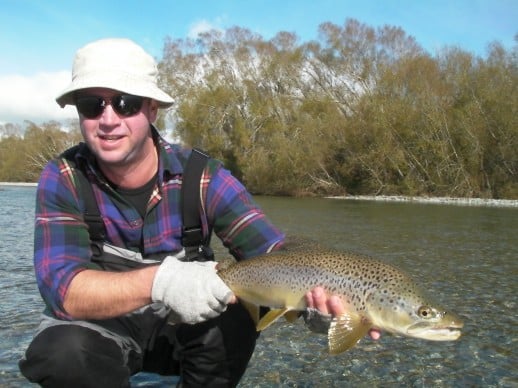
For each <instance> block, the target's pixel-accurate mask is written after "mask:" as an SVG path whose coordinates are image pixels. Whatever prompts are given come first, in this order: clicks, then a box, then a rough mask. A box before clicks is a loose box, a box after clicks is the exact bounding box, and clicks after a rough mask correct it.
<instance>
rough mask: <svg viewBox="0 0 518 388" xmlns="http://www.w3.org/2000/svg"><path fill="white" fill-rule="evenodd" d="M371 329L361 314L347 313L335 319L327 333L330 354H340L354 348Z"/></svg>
mask: <svg viewBox="0 0 518 388" xmlns="http://www.w3.org/2000/svg"><path fill="white" fill-rule="evenodd" d="M369 329H370V325H368V324H367V323H366V322H365V321H364V320H363V319H362V317H361V316H360V315H359V314H355V313H346V314H342V315H340V316H338V317H335V318H333V320H332V321H331V326H330V327H329V331H328V333H327V338H328V344H329V353H331V354H339V353H342V352H345V351H346V350H348V349H350V348H352V347H353V346H354V345H356V344H357V343H358V341H359V340H360V338H362V337H363V336H364V335H366V334H367V333H368V331H369Z"/></svg>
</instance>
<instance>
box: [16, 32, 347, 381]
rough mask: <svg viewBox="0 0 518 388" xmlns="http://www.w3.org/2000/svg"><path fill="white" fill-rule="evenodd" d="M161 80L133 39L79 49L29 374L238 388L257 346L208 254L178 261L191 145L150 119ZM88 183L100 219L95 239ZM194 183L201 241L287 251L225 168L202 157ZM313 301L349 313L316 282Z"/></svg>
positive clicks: (43, 236) (39, 211) (50, 187)
mask: <svg viewBox="0 0 518 388" xmlns="http://www.w3.org/2000/svg"><path fill="white" fill-rule="evenodd" d="M156 78H157V67H156V63H155V61H154V60H153V58H152V57H151V56H149V55H148V54H147V53H146V52H144V50H143V49H142V48H141V47H139V46H138V45H136V44H135V43H133V42H131V41H129V40H126V39H104V40H99V41H96V42H93V43H90V44H88V45H86V46H85V47H83V48H81V49H80V50H78V51H77V53H76V56H75V60H74V65H73V70H72V82H71V84H70V85H69V87H68V88H67V89H65V90H64V91H63V92H62V93H61V94H60V95H59V96H58V97H57V98H56V101H57V102H58V104H59V105H61V106H62V107H63V106H65V105H67V104H71V105H75V106H76V108H77V111H78V114H79V120H80V125H81V131H82V135H83V137H84V141H85V144H82V145H79V146H76V147H74V148H73V149H71V150H68V151H67V152H66V153H65V154H66V155H67V157H65V155H63V156H62V157H60V158H57V159H55V160H53V161H51V162H50V163H49V164H48V165H47V166H46V168H45V169H44V170H43V172H42V174H41V177H40V180H39V184H38V190H37V204H36V214H35V236H34V264H35V270H36V279H37V283H38V287H39V289H40V293H41V295H42V297H43V299H44V301H45V303H46V306H47V308H46V310H45V313H44V315H43V320H42V323H41V325H40V327H39V329H38V332H37V334H36V336H35V338H34V339H33V341H32V343H31V344H30V346H29V348H28V349H27V352H26V354H25V357H24V358H23V359H22V360H21V361H20V370H21V371H22V373H23V374H24V375H25V376H26V377H27V378H28V379H29V380H30V381H33V382H37V383H39V384H41V385H43V386H50V387H72V386H73V387H83V386H84V387H94V386H95V387H119V386H129V379H130V376H131V375H132V374H134V373H137V372H139V371H150V372H155V373H160V374H164V375H168V374H176V375H180V380H181V384H183V386H200V387H201V386H235V385H236V384H237V383H238V381H239V379H240V378H241V376H242V374H243V373H244V371H245V369H246V366H247V363H248V360H249V359H250V357H251V355H252V352H253V349H254V346H255V341H256V337H257V334H256V332H255V328H254V326H253V323H252V321H251V319H250V317H249V316H248V314H247V313H246V311H245V310H244V309H243V308H242V307H241V305H240V304H239V303H236V302H237V301H236V298H235V296H234V295H232V292H231V291H230V289H229V288H228V287H227V286H226V285H225V284H224V283H223V282H222V281H221V280H220V278H219V277H218V276H217V273H216V270H215V265H216V264H215V262H214V261H204V259H205V258H204V257H200V261H186V258H185V250H184V248H183V246H182V216H181V209H180V188H181V184H182V177H183V172H184V167H185V164H186V161H187V159H188V156H189V155H190V153H191V151H190V150H186V149H182V148H180V147H179V146H177V145H172V144H169V143H167V142H166V141H165V140H164V139H163V138H161V137H160V136H159V134H158V132H157V130H156V129H155V128H154V127H153V125H152V123H153V122H154V121H155V119H156V117H157V111H158V109H159V108H167V107H169V106H171V105H172V103H173V99H172V98H171V97H170V96H169V95H168V94H167V93H165V92H164V91H162V90H161V89H160V88H159V87H158V86H157V82H156ZM81 174H82V175H81ZM81 177H83V178H81ZM82 179H83V182H87V184H86V186H88V187H91V192H92V193H93V200H94V201H95V203H96V204H97V207H98V209H99V212H100V213H101V216H102V224H103V225H102V227H103V228H104V229H103V230H104V232H103V237H104V241H103V243H102V244H101V245H100V246H99V244H93V243H92V241H91V237H92V236H91V233H93V231H92V230H90V231H89V227H90V228H92V226H91V225H89V224H88V222H87V219H86V214H85V213H87V212H88V209H87V207H88V205H87V203H88V202H89V198H90V195H88V194H84V193H85V191H84V186H85V185H84V184H83V189H82V188H81V187H82V186H81V181H82ZM200 184H201V186H200V192H201V196H202V198H201V206H200V208H201V214H202V217H201V221H202V230H203V233H204V236H208V235H210V233H211V231H214V232H215V234H216V235H217V236H218V237H219V238H220V239H221V240H222V241H223V243H224V244H225V246H227V247H228V249H229V251H230V252H231V253H232V254H233V255H234V256H235V257H236V258H237V259H239V260H240V259H246V258H249V257H252V256H255V255H258V254H262V253H265V252H269V251H272V250H275V249H278V248H280V247H281V246H282V244H283V240H284V236H283V234H282V233H281V232H280V231H279V230H278V229H276V228H275V227H274V226H273V225H272V224H271V223H270V221H269V220H268V219H267V218H266V217H265V215H264V213H263V212H262V211H261V209H259V208H258V206H257V205H256V204H255V203H254V202H253V200H252V199H251V197H250V195H249V194H248V192H247V191H246V190H245V188H244V187H243V186H242V185H241V184H240V183H239V182H238V181H237V180H236V179H235V178H233V177H232V175H231V174H230V173H229V172H228V171H227V170H225V169H224V168H223V167H222V166H221V164H220V163H218V162H217V161H215V160H213V159H209V161H208V164H207V167H206V168H205V170H204V173H203V176H202V179H201V182H200ZM307 299H308V305H309V306H310V307H315V308H316V309H318V310H320V312H321V313H333V314H338V313H340V312H341V311H343V306H342V305H341V303H340V301H339V300H338V299H337V298H336V297H332V298H329V299H328V298H327V297H326V294H325V293H324V292H323V290H322V289H320V288H317V289H315V290H313V291H310V292H308V296H307ZM317 315H318V314H317Z"/></svg>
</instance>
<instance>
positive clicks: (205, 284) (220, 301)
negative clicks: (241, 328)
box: [151, 256, 234, 324]
mask: <svg viewBox="0 0 518 388" xmlns="http://www.w3.org/2000/svg"><path fill="white" fill-rule="evenodd" d="M216 264H217V263H216V262H215V261H204V262H199V261H192V262H184V261H181V260H179V259H178V258H177V257H175V256H168V257H166V258H165V259H164V261H163V262H162V264H161V265H160V266H159V267H158V270H157V272H156V275H155V278H154V280H153V287H152V290H151V297H152V300H153V302H163V303H164V304H165V305H166V306H168V307H170V308H171V310H172V311H171V315H170V316H169V321H170V322H172V323H189V324H195V323H199V322H203V321H206V320H207V319H210V318H214V317H216V316H218V315H219V314H221V313H222V312H223V311H225V310H226V308H227V304H228V303H230V302H232V301H233V300H234V295H233V293H232V291H231V290H230V288H228V287H227V285H226V284H225V283H224V282H223V280H221V278H220V277H219V276H218V275H217V273H216V269H215V267H216Z"/></svg>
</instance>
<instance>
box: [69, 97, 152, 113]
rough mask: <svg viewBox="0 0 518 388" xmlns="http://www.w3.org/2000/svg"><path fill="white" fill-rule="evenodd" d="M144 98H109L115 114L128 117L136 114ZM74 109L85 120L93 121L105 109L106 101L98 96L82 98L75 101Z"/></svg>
mask: <svg viewBox="0 0 518 388" xmlns="http://www.w3.org/2000/svg"><path fill="white" fill-rule="evenodd" d="M143 102H144V98H143V97H140V96H134V95H132V94H118V95H116V96H113V97H112V98H111V102H110V104H111V106H112V108H113V110H115V112H117V114H119V115H121V116H124V117H129V116H133V115H134V114H137V113H138V112H139V111H140V109H141V108H142V104H143ZM76 107H77V110H78V112H79V113H81V114H82V115H83V116H84V117H86V118H87V119H95V118H96V117H99V116H100V115H101V113H103V110H104V108H105V107H106V101H105V99H104V98H103V97H98V96H83V97H78V98H77V100H76Z"/></svg>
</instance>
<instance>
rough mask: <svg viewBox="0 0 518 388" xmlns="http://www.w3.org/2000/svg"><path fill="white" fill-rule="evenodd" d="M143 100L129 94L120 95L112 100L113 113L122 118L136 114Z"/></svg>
mask: <svg viewBox="0 0 518 388" xmlns="http://www.w3.org/2000/svg"><path fill="white" fill-rule="evenodd" d="M143 101H144V98H142V97H140V96H133V95H131V94H120V95H117V96H114V97H113V98H112V101H111V104H112V107H113V109H114V110H115V112H117V113H118V114H120V115H121V116H124V117H129V116H133V115H134V114H137V113H138V112H139V111H140V109H141V108H142V103H143Z"/></svg>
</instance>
